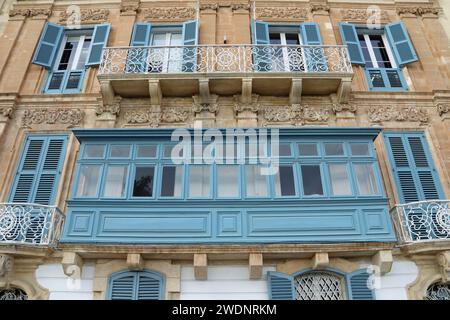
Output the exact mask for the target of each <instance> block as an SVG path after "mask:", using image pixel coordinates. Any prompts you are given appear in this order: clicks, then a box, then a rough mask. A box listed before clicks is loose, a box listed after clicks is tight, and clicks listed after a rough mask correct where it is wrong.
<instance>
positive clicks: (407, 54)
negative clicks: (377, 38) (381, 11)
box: [385, 22, 418, 66]
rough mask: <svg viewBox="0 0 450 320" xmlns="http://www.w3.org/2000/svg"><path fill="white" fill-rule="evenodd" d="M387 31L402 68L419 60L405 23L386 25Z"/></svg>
mask: <svg viewBox="0 0 450 320" xmlns="http://www.w3.org/2000/svg"><path fill="white" fill-rule="evenodd" d="M385 30H386V35H387V38H388V40H389V42H390V44H391V48H392V51H393V52H394V55H395V58H396V59H397V62H398V64H399V65H400V66H403V65H405V64H408V63H411V62H415V61H417V60H418V58H417V55H416V51H415V50H414V46H413V44H412V42H411V39H410V38H409V36H408V32H407V31H406V28H405V25H404V24H403V22H395V23H391V24H388V25H386V27H385Z"/></svg>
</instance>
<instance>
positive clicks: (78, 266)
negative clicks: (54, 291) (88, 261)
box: [61, 252, 83, 279]
mask: <svg viewBox="0 0 450 320" xmlns="http://www.w3.org/2000/svg"><path fill="white" fill-rule="evenodd" d="M61 264H62V266H63V271H64V274H65V275H66V276H68V277H70V278H72V279H81V270H82V267H83V258H81V256H80V255H79V254H78V253H75V252H64V254H63V257H62V260H61Z"/></svg>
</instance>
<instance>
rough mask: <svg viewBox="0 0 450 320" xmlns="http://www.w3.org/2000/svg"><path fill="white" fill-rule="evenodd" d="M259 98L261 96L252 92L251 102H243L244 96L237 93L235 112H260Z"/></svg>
mask: <svg viewBox="0 0 450 320" xmlns="http://www.w3.org/2000/svg"><path fill="white" fill-rule="evenodd" d="M258 98H259V96H258V95H257V94H252V99H251V101H249V102H247V103H246V102H243V100H242V96H240V95H235V96H234V112H236V114H237V115H239V113H242V112H246V111H249V112H255V113H256V112H258V110H259V104H258Z"/></svg>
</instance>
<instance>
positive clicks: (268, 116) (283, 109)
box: [263, 105, 299, 122]
mask: <svg viewBox="0 0 450 320" xmlns="http://www.w3.org/2000/svg"><path fill="white" fill-rule="evenodd" d="M294 106H298V105H293V106H270V107H266V108H264V113H263V118H264V120H265V121H266V122H292V121H293V120H295V119H297V118H298V116H297V114H298V111H299V110H298V107H294Z"/></svg>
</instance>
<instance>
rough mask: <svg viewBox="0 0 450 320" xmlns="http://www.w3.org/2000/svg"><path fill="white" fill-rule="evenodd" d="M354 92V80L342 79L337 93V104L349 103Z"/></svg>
mask: <svg viewBox="0 0 450 320" xmlns="http://www.w3.org/2000/svg"><path fill="white" fill-rule="evenodd" d="M351 91H352V79H342V80H341V84H340V85H339V88H338V92H337V97H336V98H337V102H339V103H348V101H349V99H350V92H351Z"/></svg>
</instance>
